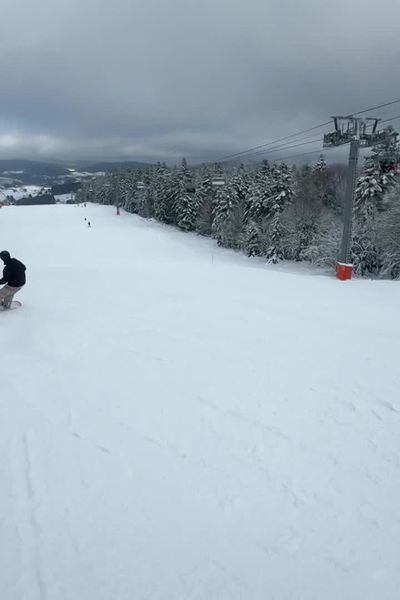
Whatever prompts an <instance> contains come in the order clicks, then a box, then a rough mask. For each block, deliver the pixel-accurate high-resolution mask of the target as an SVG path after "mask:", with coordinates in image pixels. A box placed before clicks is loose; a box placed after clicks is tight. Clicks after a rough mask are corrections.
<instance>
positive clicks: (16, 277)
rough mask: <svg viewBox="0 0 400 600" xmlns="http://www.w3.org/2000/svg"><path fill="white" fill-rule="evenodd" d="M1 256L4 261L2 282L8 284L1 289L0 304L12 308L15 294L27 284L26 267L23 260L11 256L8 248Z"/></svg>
mask: <svg viewBox="0 0 400 600" xmlns="http://www.w3.org/2000/svg"><path fill="white" fill-rule="evenodd" d="M0 258H1V260H2V261H3V263H4V270H3V277H2V278H1V279H0V284H3V283H5V284H6V285H5V286H4V287H2V288H1V289H0V304H1V305H2V306H3V307H4V308H10V306H11V302H12V299H13V298H14V296H15V294H16V293H17V292H19V290H20V289H21V288H23V287H24V285H25V282H26V278H25V271H26V267H25V265H24V264H22V262H21V261H19V260H17V259H16V258H11V255H10V253H9V252H7V250H3V251H2V252H0Z"/></svg>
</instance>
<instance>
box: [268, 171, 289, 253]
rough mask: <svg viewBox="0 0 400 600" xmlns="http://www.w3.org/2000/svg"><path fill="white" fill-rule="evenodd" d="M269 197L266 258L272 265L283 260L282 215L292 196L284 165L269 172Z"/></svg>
mask: <svg viewBox="0 0 400 600" xmlns="http://www.w3.org/2000/svg"><path fill="white" fill-rule="evenodd" d="M271 181H272V183H271V196H270V198H269V199H268V203H269V210H268V222H267V230H268V234H267V235H268V246H267V252H266V256H267V258H268V260H270V261H271V262H273V263H276V262H278V261H279V260H283V259H284V258H285V246H284V243H283V222H282V214H283V212H284V210H285V208H286V207H287V206H288V205H289V203H290V201H291V198H292V196H293V189H292V177H291V172H290V170H289V167H288V166H287V164H286V163H281V164H280V165H274V166H273V168H272V172H271Z"/></svg>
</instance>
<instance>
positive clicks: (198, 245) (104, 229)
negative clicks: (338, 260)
mask: <svg viewBox="0 0 400 600" xmlns="http://www.w3.org/2000/svg"><path fill="white" fill-rule="evenodd" d="M84 217H87V218H88V219H90V221H91V222H92V228H91V229H89V228H88V227H87V226H86V223H85V221H84ZM0 246H1V249H8V250H10V251H11V252H12V253H13V254H15V255H16V256H17V257H18V258H20V259H21V260H22V261H23V262H25V263H26V264H27V266H28V277H29V282H28V284H27V286H26V288H25V289H24V290H23V291H22V292H21V293H20V294H19V296H18V298H19V299H20V300H21V301H22V302H23V307H22V308H21V309H19V310H16V311H10V312H2V313H0V340H1V365H0V372H1V394H0V481H1V487H0V565H1V571H0V598H1V600H239V599H240V600H398V599H399V598H400V552H399V548H400V368H399V351H400V318H399V314H400V283H396V282H383V281H380V282H371V281H361V280H358V281H357V280H356V281H352V282H339V281H336V280H335V279H334V278H333V277H330V276H327V275H325V274H324V273H321V272H315V271H311V270H310V271H307V269H304V268H303V269H302V270H299V271H298V272H296V270H295V269H294V267H280V268H271V267H268V266H267V265H265V264H263V263H262V262H261V261H258V260H250V259H247V258H245V257H244V256H241V255H239V254H235V253H233V252H231V251H226V250H221V249H218V248H217V247H216V246H215V244H214V242H212V241H211V240H206V239H202V238H198V237H195V236H192V235H188V234H184V233H180V232H178V231H175V230H173V229H169V228H167V227H164V226H161V225H159V224H156V223H148V222H146V221H144V220H141V219H140V218H138V217H135V216H131V215H126V214H123V215H121V216H117V215H116V214H115V209H113V208H111V207H98V206H88V207H87V208H86V209H83V208H78V207H75V206H63V205H57V206H46V207H39V206H35V207H24V208H22V207H7V208H3V209H2V210H1V213H0Z"/></svg>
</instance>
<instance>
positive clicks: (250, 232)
mask: <svg viewBox="0 0 400 600" xmlns="http://www.w3.org/2000/svg"><path fill="white" fill-rule="evenodd" d="M243 249H244V251H245V252H246V254H247V256H261V255H262V253H263V239H262V234H261V230H260V227H259V225H257V223H255V221H250V222H249V223H247V225H246V226H245V230H244V234H243Z"/></svg>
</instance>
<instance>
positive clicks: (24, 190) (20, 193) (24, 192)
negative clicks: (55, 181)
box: [0, 185, 51, 200]
mask: <svg viewBox="0 0 400 600" xmlns="http://www.w3.org/2000/svg"><path fill="white" fill-rule="evenodd" d="M50 189H51V188H49V187H45V186H41V185H24V186H13V187H9V188H5V189H2V190H0V192H1V195H2V196H3V195H4V196H12V197H13V198H14V200H20V199H21V198H26V197H27V196H29V195H31V196H37V195H38V194H39V192H41V191H42V190H45V191H48V190H50Z"/></svg>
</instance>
